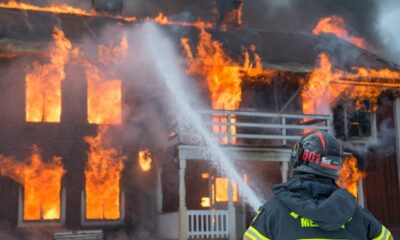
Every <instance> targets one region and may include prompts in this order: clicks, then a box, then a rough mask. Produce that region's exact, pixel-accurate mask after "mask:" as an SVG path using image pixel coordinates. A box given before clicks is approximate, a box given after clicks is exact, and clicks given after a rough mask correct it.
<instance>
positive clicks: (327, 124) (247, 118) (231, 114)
mask: <svg viewBox="0 0 400 240" xmlns="http://www.w3.org/2000/svg"><path fill="white" fill-rule="evenodd" d="M200 113H201V115H202V117H203V118H204V121H205V122H206V124H207V125H208V126H209V127H210V130H211V131H212V132H213V135H214V136H215V137H216V138H217V139H218V140H219V142H220V143H221V144H231V145H268V146H287V145H292V144H293V143H294V142H296V141H297V140H298V139H300V138H301V136H302V135H303V134H304V133H307V132H309V131H313V130H320V131H333V128H332V121H333V119H332V116H330V115H302V114H279V113H262V112H251V111H218V110H202V111H200ZM182 141H183V142H184V143H187V142H190V139H189V140H187V138H186V136H185V133H184V134H183V136H181V142H182Z"/></svg>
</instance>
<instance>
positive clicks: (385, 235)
mask: <svg viewBox="0 0 400 240" xmlns="http://www.w3.org/2000/svg"><path fill="white" fill-rule="evenodd" d="M390 236H392V234H391V233H390V231H389V230H387V229H386V228H385V226H383V225H382V232H381V234H380V235H379V236H378V237H376V238H374V239H373V240H388V239H389V238H390Z"/></svg>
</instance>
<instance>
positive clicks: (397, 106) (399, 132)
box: [394, 97, 400, 183]
mask: <svg viewBox="0 0 400 240" xmlns="http://www.w3.org/2000/svg"><path fill="white" fill-rule="evenodd" d="M394 124H395V127H396V152H397V175H398V178H399V183H400V97H398V98H396V100H395V103H394Z"/></svg>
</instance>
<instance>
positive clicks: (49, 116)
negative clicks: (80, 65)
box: [25, 28, 72, 122]
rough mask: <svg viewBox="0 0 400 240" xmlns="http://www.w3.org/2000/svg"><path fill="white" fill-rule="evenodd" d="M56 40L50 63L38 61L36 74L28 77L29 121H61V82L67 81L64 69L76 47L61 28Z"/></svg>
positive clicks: (27, 108)
mask: <svg viewBox="0 0 400 240" xmlns="http://www.w3.org/2000/svg"><path fill="white" fill-rule="evenodd" d="M53 38H54V44H55V46H54V47H53V48H52V49H51V50H50V53H49V55H50V56H49V57H50V62H49V63H46V64H39V63H38V62H34V63H33V69H32V72H30V73H28V74H27V75H26V77H25V84H26V121H28V122H60V117H61V82H62V81H63V80H64V79H65V71H64V66H65V64H66V63H67V62H68V60H69V53H70V50H71V48H72V45H71V42H70V41H69V40H68V39H66V38H65V36H64V33H63V32H62V31H61V30H60V29H58V28H54V34H53Z"/></svg>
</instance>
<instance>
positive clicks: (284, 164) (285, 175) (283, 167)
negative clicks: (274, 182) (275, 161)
mask: <svg viewBox="0 0 400 240" xmlns="http://www.w3.org/2000/svg"><path fill="white" fill-rule="evenodd" d="M288 172H289V163H288V162H282V165H281V174H282V182H283V183H284V182H287V180H288Z"/></svg>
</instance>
